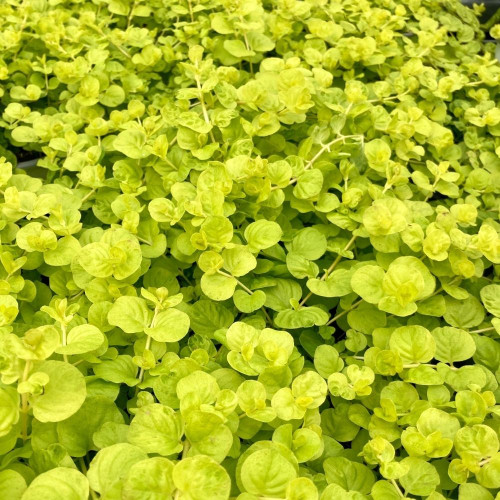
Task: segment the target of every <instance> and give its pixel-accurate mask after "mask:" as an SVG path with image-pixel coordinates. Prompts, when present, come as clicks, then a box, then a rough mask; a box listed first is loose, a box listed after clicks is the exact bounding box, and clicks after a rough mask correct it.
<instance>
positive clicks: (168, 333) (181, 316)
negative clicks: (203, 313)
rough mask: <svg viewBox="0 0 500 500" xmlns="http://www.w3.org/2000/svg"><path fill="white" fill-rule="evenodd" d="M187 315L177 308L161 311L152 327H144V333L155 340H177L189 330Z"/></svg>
mask: <svg viewBox="0 0 500 500" xmlns="http://www.w3.org/2000/svg"><path fill="white" fill-rule="evenodd" d="M189 323H190V320H189V316H188V315H187V314H186V313H185V312H182V311H179V310H178V309H167V310H166V311H161V312H160V313H159V314H158V315H157V317H156V320H155V322H154V326H153V327H146V328H144V332H145V333H146V335H150V336H151V337H152V338H153V339H154V340H156V341H157V342H178V341H179V340H181V339H182V338H183V337H184V336H185V335H186V334H187V332H188V330H189Z"/></svg>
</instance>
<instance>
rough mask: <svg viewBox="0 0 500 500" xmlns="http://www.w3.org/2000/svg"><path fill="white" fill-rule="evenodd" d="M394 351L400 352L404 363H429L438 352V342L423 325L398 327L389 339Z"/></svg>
mask: <svg viewBox="0 0 500 500" xmlns="http://www.w3.org/2000/svg"><path fill="white" fill-rule="evenodd" d="M389 346H390V348H391V350H392V351H395V352H397V353H398V354H399V356H400V357H401V359H402V360H403V362H404V363H427V362H428V361H430V360H431V359H432V358H433V357H434V354H435V352H436V342H435V340H434V338H433V337H432V335H431V334H430V332H429V330H427V329H426V328H424V327H423V326H402V327H400V328H396V330H394V332H393V333H392V335H391V338H390V340H389Z"/></svg>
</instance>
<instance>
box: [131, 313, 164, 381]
mask: <svg viewBox="0 0 500 500" xmlns="http://www.w3.org/2000/svg"><path fill="white" fill-rule="evenodd" d="M159 312H160V309H159V308H158V307H156V308H155V312H154V315H153V319H152V320H151V325H150V328H154V327H155V324H156V318H157V317H158V313H159ZM146 337H147V338H146V345H145V346H144V351H147V350H149V348H150V347H151V342H152V340H153V339H152V338H151V336H150V335H146ZM137 378H138V379H139V384H140V383H141V382H142V379H143V378H144V367H141V369H140V370H139V374H138V376H137ZM139 384H137V386H136V388H138V387H139Z"/></svg>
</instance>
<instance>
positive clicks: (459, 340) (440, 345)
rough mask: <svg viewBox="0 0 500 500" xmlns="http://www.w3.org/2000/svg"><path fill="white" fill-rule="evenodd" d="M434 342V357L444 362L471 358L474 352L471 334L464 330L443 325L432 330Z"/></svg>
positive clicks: (474, 345) (474, 346) (474, 347)
mask: <svg viewBox="0 0 500 500" xmlns="http://www.w3.org/2000/svg"><path fill="white" fill-rule="evenodd" d="M431 333H432V336H433V337H434V340H435V342H436V353H435V355H434V357H435V358H436V359H437V360H439V361H443V362H444V363H455V362H457V361H464V360H466V359H469V358H471V357H472V356H473V355H474V353H475V352H476V344H475V343H474V339H473V338H472V336H471V335H470V334H469V333H467V332H466V331H465V330H460V329H459V328H452V327H451V326H445V327H442V328H435V329H434V330H432V332H431Z"/></svg>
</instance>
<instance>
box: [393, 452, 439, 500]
mask: <svg viewBox="0 0 500 500" xmlns="http://www.w3.org/2000/svg"><path fill="white" fill-rule="evenodd" d="M402 463H403V464H404V465H406V466H408V467H409V470H408V472H407V473H406V474H405V475H404V476H402V477H401V479H400V480H399V481H400V483H401V486H403V488H404V489H405V490H406V491H407V492H408V493H410V494H412V495H419V496H427V495H430V494H431V493H432V492H433V491H434V490H435V489H436V487H437V486H438V485H439V482H440V479H439V474H438V472H437V470H436V468H435V467H434V466H433V465H432V464H430V463H428V462H426V461H425V460H422V459H421V458H416V457H406V458H404V459H403V460H402Z"/></svg>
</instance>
